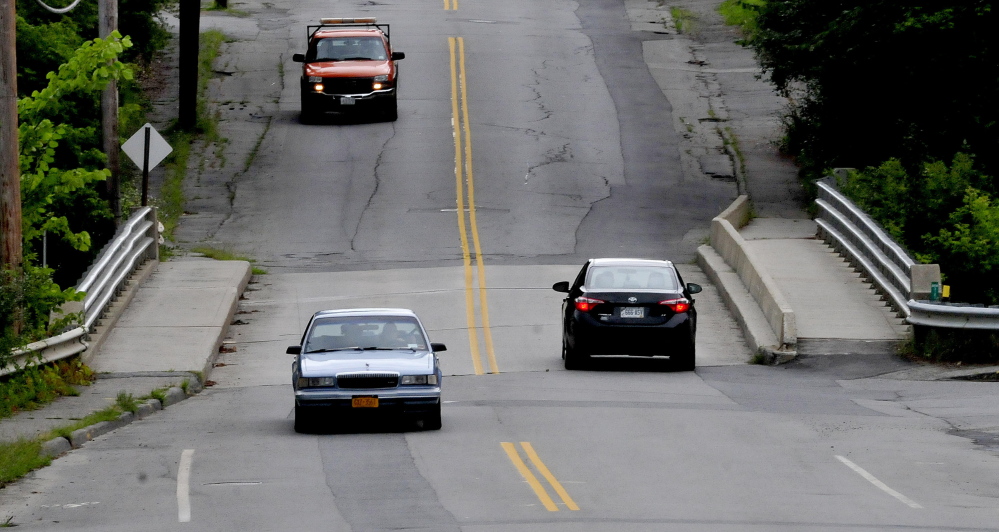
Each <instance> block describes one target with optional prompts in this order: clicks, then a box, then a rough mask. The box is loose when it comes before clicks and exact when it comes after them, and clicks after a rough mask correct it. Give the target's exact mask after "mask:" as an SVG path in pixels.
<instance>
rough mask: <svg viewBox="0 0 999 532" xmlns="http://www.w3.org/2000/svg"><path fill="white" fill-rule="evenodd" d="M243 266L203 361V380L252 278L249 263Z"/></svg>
mask: <svg viewBox="0 0 999 532" xmlns="http://www.w3.org/2000/svg"><path fill="white" fill-rule="evenodd" d="M233 262H243V261H233ZM243 264H245V265H246V270H245V271H244V272H243V276H242V278H241V279H240V281H239V284H238V285H237V286H236V297H234V298H232V301H231V302H230V303H229V311H228V313H227V314H226V320H225V324H224V325H222V327H221V328H220V329H219V335H218V337H217V338H216V339H215V343H214V347H213V348H212V351H211V352H210V353H209V354H208V359H207V360H206V361H205V365H204V367H203V368H201V374H202V375H204V376H205V377H204V378H205V379H208V375H209V374H211V372H212V368H213V367H215V359H216V358H218V354H219V349H221V348H222V342H223V341H224V340H225V338H226V336H228V334H229V326H230V325H231V324H232V320H233V319H235V317H236V311H237V310H239V299H240V298H241V297H242V296H243V292H245V291H246V287H247V285H249V284H250V279H251V278H252V277H253V267H252V266H251V265H250V263H249V262H243ZM195 380H197V379H195ZM201 384H202V383H201V382H198V386H201ZM199 391H200V390H199Z"/></svg>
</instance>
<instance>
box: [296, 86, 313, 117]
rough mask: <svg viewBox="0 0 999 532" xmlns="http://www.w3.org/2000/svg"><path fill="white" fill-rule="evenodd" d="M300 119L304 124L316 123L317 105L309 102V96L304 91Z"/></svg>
mask: <svg viewBox="0 0 999 532" xmlns="http://www.w3.org/2000/svg"><path fill="white" fill-rule="evenodd" d="M298 121H299V122H301V123H303V124H315V123H316V110H315V106H313V105H311V104H310V103H309V97H308V95H307V94H306V93H305V92H304V91H303V92H302V113H301V114H300V115H299V117H298Z"/></svg>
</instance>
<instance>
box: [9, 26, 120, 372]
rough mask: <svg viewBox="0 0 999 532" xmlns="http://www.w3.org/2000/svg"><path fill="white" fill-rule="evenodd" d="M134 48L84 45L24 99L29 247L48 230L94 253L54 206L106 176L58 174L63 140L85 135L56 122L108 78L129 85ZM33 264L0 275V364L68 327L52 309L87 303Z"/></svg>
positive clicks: (80, 171)
mask: <svg viewBox="0 0 999 532" xmlns="http://www.w3.org/2000/svg"><path fill="white" fill-rule="evenodd" d="M129 46H131V42H130V40H129V39H128V38H127V37H122V36H121V35H120V34H118V33H117V32H114V33H113V34H112V35H110V36H109V37H108V38H107V39H93V40H91V41H87V42H84V43H83V45H82V46H80V47H79V48H78V49H77V50H76V52H75V53H74V54H73V55H72V56H71V57H70V58H69V60H68V61H67V62H66V63H64V64H63V65H61V66H60V67H59V69H58V71H56V72H50V73H49V74H48V76H47V78H48V85H47V86H46V87H45V88H43V89H41V90H37V91H34V92H32V94H31V95H30V96H26V97H23V98H21V99H19V100H18V105H17V107H18V115H19V119H20V123H19V124H18V133H19V140H20V146H19V148H20V171H21V211H22V224H23V226H22V231H23V237H24V241H25V244H26V245H30V244H31V243H32V242H33V241H36V240H38V239H39V238H40V237H41V235H42V234H43V232H48V233H51V234H53V235H55V236H56V237H58V238H61V239H63V240H64V241H66V242H67V243H69V245H71V246H72V247H73V248H74V249H78V250H87V249H89V248H90V246H91V240H90V235H89V233H87V232H86V231H80V230H74V228H73V227H72V226H71V225H70V223H69V220H68V219H67V217H66V216H65V215H63V214H60V213H59V212H57V211H55V210H54V209H53V205H55V204H57V203H59V202H73V201H79V199H80V198H81V197H83V198H86V197H87V195H86V194H85V193H84V194H82V195H81V193H80V192H81V191H87V190H88V185H90V184H92V183H95V182H99V181H102V180H104V179H106V178H107V174H108V171H107V170H104V169H96V170H95V169H87V168H76V167H71V168H60V167H59V166H57V165H56V164H55V163H56V160H57V158H56V153H57V150H58V149H59V147H60V141H62V140H63V139H65V138H71V137H72V136H73V135H80V134H81V133H80V131H79V129H80V128H76V127H74V126H71V125H69V124H66V123H62V122H61V121H58V117H59V116H61V115H62V114H63V111H64V109H65V107H66V106H67V105H69V104H68V103H67V102H68V98H67V96H68V95H77V96H78V95H81V94H82V95H86V94H89V95H90V96H91V97H92V98H93V97H94V95H97V94H99V92H100V91H101V90H102V89H103V88H104V87H106V86H107V84H108V82H109V81H110V80H112V79H130V78H131V77H132V70H131V68H130V67H129V66H128V65H126V64H124V63H122V62H120V61H118V57H119V55H120V54H121V53H122V51H123V50H125V49H127V48H128V47H129ZM84 129H86V128H84ZM84 133H85V132H84ZM88 156H90V157H93V158H94V159H95V160H100V159H101V156H100V154H97V153H93V154H88ZM105 210H106V208H105ZM34 260H35V257H34V255H33V254H31V253H26V255H25V262H26V265H25V266H24V269H23V271H2V272H0V366H2V365H5V364H6V363H7V361H8V357H9V355H10V351H11V349H14V348H17V347H22V346H24V345H25V344H27V343H29V342H30V341H33V340H37V339H40V338H42V337H44V336H47V335H48V334H50V333H52V332H53V327H55V328H59V327H61V326H63V325H65V324H66V321H60V322H56V323H55V324H51V323H49V313H50V311H51V310H53V309H55V308H57V307H58V306H59V305H61V304H62V303H64V302H66V301H70V300H77V299H79V298H80V297H82V294H77V293H76V292H75V291H74V290H73V289H66V290H63V289H61V288H60V287H59V285H58V284H56V283H55V282H54V281H53V280H52V275H53V273H54V272H53V270H51V269H48V268H41V267H38V266H35V265H34V264H33V262H34ZM15 323H17V324H19V325H20V326H21V327H20V330H18V329H17V327H15Z"/></svg>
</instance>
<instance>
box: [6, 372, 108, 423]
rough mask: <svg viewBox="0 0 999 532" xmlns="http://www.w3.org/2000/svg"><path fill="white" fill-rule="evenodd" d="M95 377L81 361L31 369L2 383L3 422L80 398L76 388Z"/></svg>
mask: <svg viewBox="0 0 999 532" xmlns="http://www.w3.org/2000/svg"><path fill="white" fill-rule="evenodd" d="M93 377H94V372H93V370H91V369H90V368H89V367H87V366H86V365H84V364H83V362H81V361H80V360H79V359H74V360H72V361H69V360H60V361H58V362H54V363H52V364H46V365H44V366H37V365H36V366H29V367H27V368H25V369H23V370H21V371H19V372H17V373H15V374H13V375H11V376H9V377H7V378H6V379H4V380H3V381H2V382H0V418H5V417H10V416H12V415H14V414H16V413H18V412H21V411H24V410H34V409H36V408H39V407H41V406H43V405H45V404H47V403H51V402H52V401H54V400H56V399H57V398H59V397H61V396H74V395H79V392H78V391H76V388H74V387H73V386H74V385H87V384H90V381H91V380H92V379H93Z"/></svg>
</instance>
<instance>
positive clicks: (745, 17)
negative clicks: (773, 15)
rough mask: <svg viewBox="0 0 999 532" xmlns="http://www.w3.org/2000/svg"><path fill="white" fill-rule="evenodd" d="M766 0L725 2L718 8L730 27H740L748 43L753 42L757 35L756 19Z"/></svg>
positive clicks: (726, 0)
mask: <svg viewBox="0 0 999 532" xmlns="http://www.w3.org/2000/svg"><path fill="white" fill-rule="evenodd" d="M765 3H766V0H725V1H724V2H722V3H721V5H719V6H718V13H719V14H721V16H722V18H724V19H725V24H728V25H729V26H739V28H741V29H742V32H743V34H744V35H746V41H749V40H752V38H753V36H754V35H755V33H756V28H757V26H756V17H757V16H758V15H759V12H760V8H762V7H763V6H764V5H765Z"/></svg>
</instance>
